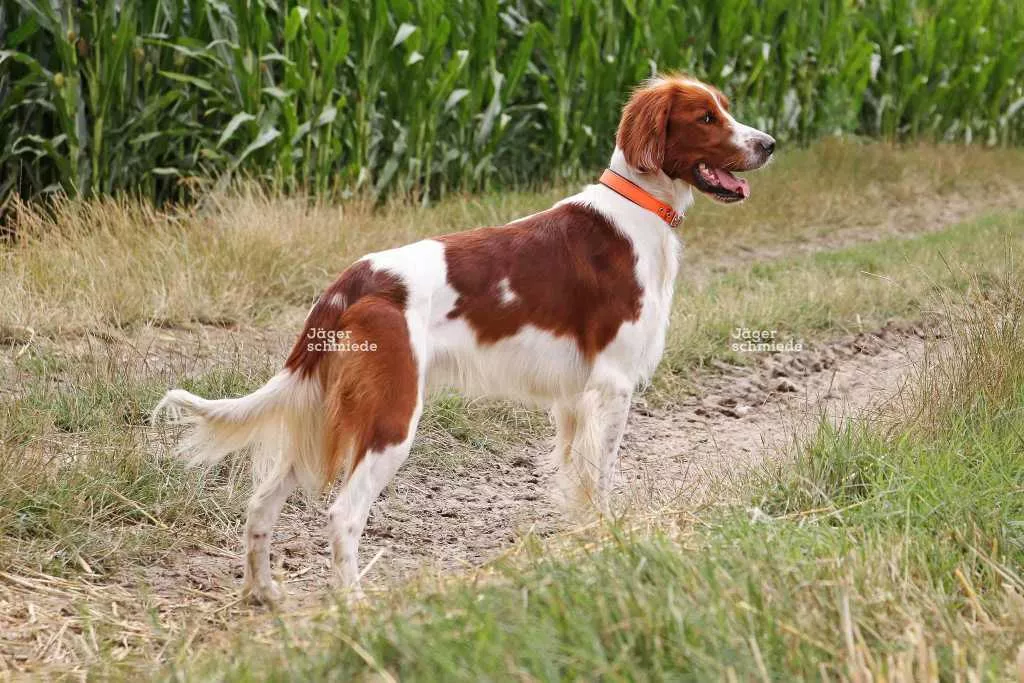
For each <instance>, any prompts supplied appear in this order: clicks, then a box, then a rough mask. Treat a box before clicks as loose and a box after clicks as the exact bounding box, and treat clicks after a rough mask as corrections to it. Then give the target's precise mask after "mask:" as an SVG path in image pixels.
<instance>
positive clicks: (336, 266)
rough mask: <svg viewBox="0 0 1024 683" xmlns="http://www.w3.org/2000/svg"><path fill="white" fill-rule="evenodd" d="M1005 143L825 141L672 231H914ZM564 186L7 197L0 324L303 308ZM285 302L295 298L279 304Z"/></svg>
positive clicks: (956, 206) (734, 252)
mask: <svg viewBox="0 0 1024 683" xmlns="http://www.w3.org/2000/svg"><path fill="white" fill-rule="evenodd" d="M1022 159H1024V154H1022V152H1020V151H1019V150H984V149H978V148H960V147H952V146H950V147H928V146H925V147H913V148H909V149H908V148H894V147H891V146H887V145H882V144H877V143H874V144H865V145H861V144H857V143H852V142H839V141H826V142H823V143H821V144H818V145H815V146H814V147H812V148H810V149H806V150H792V151H790V152H788V153H784V154H783V155H782V156H781V158H780V159H779V161H778V162H777V163H775V164H773V165H772V166H771V167H770V168H769V169H767V170H765V171H762V172H759V173H758V174H756V175H753V176H752V183H753V189H754V194H753V198H752V199H751V200H750V201H749V202H747V203H746V204H744V205H741V206H739V207H723V206H719V205H715V204H713V203H712V202H709V201H706V200H703V199H701V198H699V199H698V205H697V207H695V209H694V210H693V211H692V215H691V216H690V217H688V218H687V221H686V223H685V224H684V228H683V235H684V237H685V238H686V239H687V242H688V245H689V247H690V249H689V252H688V256H687V262H688V268H690V269H692V271H693V272H694V273H700V272H701V271H702V269H703V270H706V269H708V268H710V267H712V266H715V267H719V268H720V267H722V266H724V265H728V264H735V263H736V262H737V261H738V260H750V259H751V258H758V257H762V258H764V257H771V256H777V255H780V254H782V253H786V252H787V251H791V250H792V249H794V248H798V249H799V248H806V247H807V246H808V245H810V246H814V245H817V248H823V247H829V246H835V245H836V244H837V243H843V242H849V241H851V240H855V239H865V238H873V237H877V236H879V235H881V234H890V233H893V232H897V233H899V232H907V233H911V232H920V231H923V230H928V229H931V228H932V227H934V226H936V225H941V224H945V223H949V222H952V221H954V220H958V219H961V218H965V217H967V216H969V215H972V214H975V213H978V212H980V211H983V210H992V209H995V208H999V207H1014V206H1019V205H1021V203H1022V197H1024V189H1022V188H1024V163H1022ZM568 191H569V190H567V189H566V188H555V189H552V190H550V191H548V192H544V193H541V194H517V193H497V194H492V195H486V196H483V197H473V198H468V197H456V198H450V199H448V200H446V201H444V202H443V203H442V204H440V205H438V206H436V207H433V208H430V209H426V210H417V209H411V208H409V207H406V206H401V205H393V206H389V207H385V208H384V209H383V210H379V211H371V209H370V207H369V206H367V205H365V204H360V203H353V204H349V205H344V206H338V205H324V204H320V203H317V202H314V201H307V200H303V199H287V200H285V199H280V198H274V197H270V196H267V195H266V194H262V193H260V192H258V191H255V190H252V189H251V188H250V189H248V190H243V191H241V192H240V193H236V194H235V195H232V196H230V197H216V198H211V199H210V200H209V201H208V202H207V203H206V204H205V205H204V208H203V210H199V211H187V212H185V211H183V212H178V213H171V214H167V213H159V212H156V211H154V210H153V209H152V208H150V207H147V206H146V205H144V204H139V203H137V202H134V201H127V200H110V199H108V200H99V201H95V202H69V201H58V202H57V203H56V204H55V205H54V206H53V209H52V212H51V213H48V214H43V213H41V212H39V211H38V210H35V209H32V208H29V207H24V206H21V207H18V208H17V211H16V214H17V215H16V218H15V222H14V227H15V229H16V230H18V231H19V232H20V233H21V234H22V235H23V239H22V241H21V242H20V243H18V244H17V245H15V246H14V247H12V248H6V249H4V250H3V251H0V258H2V260H0V300H2V301H4V302H5V306H4V307H3V309H2V310H0V336H7V337H11V338H15V339H17V338H22V337H25V336H26V335H29V334H31V333H33V332H34V333H36V334H43V335H49V336H54V335H58V336H59V335H68V334H78V333H81V332H84V331H86V330H110V329H124V328H135V327H138V326H140V325H144V324H152V325H159V326H182V325H189V324H193V323H200V324H208V325H230V324H237V323H256V324H265V323H267V322H268V321H270V320H272V319H274V318H276V317H277V316H278V315H279V314H281V312H282V311H289V310H291V309H302V310H303V311H305V309H306V307H307V306H308V304H309V302H310V301H311V300H312V299H313V297H314V296H315V295H316V294H317V293H319V292H320V291H321V290H322V289H323V287H324V286H326V284H327V283H328V282H329V281H330V280H331V279H332V278H333V277H334V276H335V275H336V274H337V273H338V272H340V271H341V270H343V269H344V268H345V267H347V265H348V264H349V263H351V262H352V261H354V260H355V259H356V258H358V257H359V256H361V255H363V254H365V253H368V252H371V251H379V250H381V249H385V248H388V247H392V246H396V245H399V244H403V243H406V242H409V241H411V240H415V239H419V238H423V237H427V236H431V235H437V234H442V233H446V232H453V231H458V230H463V229H467V228H470V227H474V226H478V225H487V224H500V223H503V222H505V221H507V220H509V219H512V218H514V217H517V216H522V215H525V214H529V213H532V212H534V211H537V210H540V209H543V208H546V207H548V206H550V205H551V204H552V203H553V202H554V201H555V200H557V199H559V198H561V197H562V196H564V195H565V194H566V193H567V192H568ZM292 313H293V315H294V314H295V313H294V311H292Z"/></svg>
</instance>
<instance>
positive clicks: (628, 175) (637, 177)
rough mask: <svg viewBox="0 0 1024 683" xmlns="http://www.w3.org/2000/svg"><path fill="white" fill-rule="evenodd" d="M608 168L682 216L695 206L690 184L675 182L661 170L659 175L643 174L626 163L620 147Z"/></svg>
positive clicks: (680, 181)
mask: <svg viewBox="0 0 1024 683" xmlns="http://www.w3.org/2000/svg"><path fill="white" fill-rule="evenodd" d="M608 168H610V169H611V170H613V171H615V172H616V173H618V174H619V175H620V176H622V177H623V178H625V179H626V180H628V181H629V182H631V183H633V184H634V185H637V186H638V187H640V188H642V189H643V190H644V191H645V192H647V193H648V194H650V195H651V196H652V197H654V198H655V199H657V200H659V201H662V202H665V203H666V204H668V205H669V206H671V207H672V208H673V209H675V210H676V211H677V212H678V213H680V214H685V213H686V211H687V209H689V208H690V206H691V205H692V204H693V188H691V187H690V184H689V183H685V182H683V181H682V180H673V179H672V178H669V177H668V176H667V175H665V172H664V171H661V170H659V171H658V172H657V173H641V172H640V171H638V170H636V169H635V168H633V167H632V166H630V165H629V164H627V163H626V155H624V154H623V153H622V150H621V149H619V148H618V147H616V148H615V151H614V152H613V153H612V160H611V161H610V162H608Z"/></svg>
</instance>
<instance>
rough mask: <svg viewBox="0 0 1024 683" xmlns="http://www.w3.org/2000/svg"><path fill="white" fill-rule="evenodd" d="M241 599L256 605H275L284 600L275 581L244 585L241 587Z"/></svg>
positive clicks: (282, 592) (281, 591)
mask: <svg viewBox="0 0 1024 683" xmlns="http://www.w3.org/2000/svg"><path fill="white" fill-rule="evenodd" d="M242 598H243V599H245V600H248V601H249V602H253V603H255V604H257V605H276V604H278V603H280V602H281V600H283V599H284V590H282V589H281V586H280V584H278V583H277V581H273V580H271V581H269V582H267V583H260V584H257V583H253V584H246V585H245V586H243V587H242Z"/></svg>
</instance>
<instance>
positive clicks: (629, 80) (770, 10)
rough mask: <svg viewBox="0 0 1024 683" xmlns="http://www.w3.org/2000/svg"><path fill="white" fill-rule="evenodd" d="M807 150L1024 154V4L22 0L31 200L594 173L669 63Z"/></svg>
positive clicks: (20, 171)
mask: <svg viewBox="0 0 1024 683" xmlns="http://www.w3.org/2000/svg"><path fill="white" fill-rule="evenodd" d="M665 70H682V71H687V72H690V73H693V74H694V75H696V76H698V77H702V78H705V79H707V80H710V81H712V82H714V83H715V84H716V85H718V86H719V87H721V88H722V89H723V90H724V91H725V92H726V93H728V94H729V95H730V96H731V97H732V99H733V101H734V111H735V112H736V114H737V116H739V117H740V118H742V119H746V120H748V121H749V122H751V123H752V124H753V125H757V126H759V127H763V128H766V129H768V130H770V131H771V132H772V133H773V134H775V135H776V137H778V138H780V139H783V140H791V141H798V142H804V141H809V140H812V139H813V138H815V137H817V136H820V135H827V134H832V133H835V132H853V133H857V134H861V135H871V136H880V137H885V138H889V139H894V140H903V139H913V138H923V139H930V140H946V141H957V142H971V141H974V142H981V143H984V144H1019V143H1021V142H1022V141H1024V5H1021V3H1014V2H1000V1H999V0H978V1H976V2H967V1H966V0H817V1H816V2H812V1H811V0H799V1H797V2H793V1H791V0H694V1H693V2H687V3H678V2H672V1H669V0H559V1H558V2H547V1H546V0H482V1H473V2H471V1H469V0H389V1H387V2H385V0H367V1H366V2H350V3H334V2H328V1H327V0H137V1H136V2H131V3H129V2H124V1H123V0H95V1H93V2H81V3H70V2H62V1H60V0H0V210H2V207H3V206H4V203H5V201H6V198H8V197H10V196H11V195H12V193H15V192H17V193H19V194H21V195H24V196H27V197H32V196H36V195H39V194H42V193H46V192H51V191H54V190H63V191H65V192H69V193H73V194H74V193H79V194H84V195H93V194H98V193H117V192H123V191H132V192H138V193H140V194H144V195H147V196H152V197H154V198H156V199H157V200H158V201H164V200H177V199H184V198H187V197H189V196H190V195H191V193H192V192H194V190H195V188H197V187H203V186H205V185H204V184H203V183H197V182H196V180H197V179H217V178H228V177H231V176H233V175H238V174H242V175H245V176H250V177H254V178H257V179H259V180H260V181H262V182H264V183H266V184H268V185H271V186H273V187H276V188H278V189H280V190H281V191H284V192H297V191H306V192H313V193H317V194H339V195H344V194H347V193H351V192H363V193H372V194H373V195H375V196H378V197H385V196H388V195H399V196H401V195H406V196H411V197H415V198H418V199H419V200H420V201H424V202H425V201H429V200H431V199H432V198H434V197H437V196H440V195H443V194H445V193H447V192H451V191H477V190H483V189H487V188H489V187H492V186H495V185H507V184H528V183H536V182H543V181H546V180H550V179H552V178H556V177H574V176H577V175H580V174H583V173H590V172H592V171H593V170H594V169H596V168H598V167H600V165H602V164H603V163H604V162H605V161H606V160H607V158H608V155H609V153H610V151H611V145H612V140H613V138H614V134H615V128H616V126H617V123H618V117H619V113H620V111H621V107H622V104H623V102H624V100H625V98H626V96H627V95H628V91H629V89H630V88H631V87H632V86H634V85H635V84H636V83H638V82H640V81H641V80H643V79H644V78H646V77H648V76H650V75H651V74H652V73H654V72H655V71H665Z"/></svg>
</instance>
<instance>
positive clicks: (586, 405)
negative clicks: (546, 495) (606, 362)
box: [556, 382, 632, 515]
mask: <svg viewBox="0 0 1024 683" xmlns="http://www.w3.org/2000/svg"><path fill="white" fill-rule="evenodd" d="M631 395H632V390H631V388H630V387H629V386H628V385H627V384H626V383H624V382H607V383H605V382H602V383H592V384H591V385H589V386H588V387H587V389H585V390H584V391H583V393H581V394H580V395H579V397H578V400H577V401H576V404H575V406H573V408H572V409H568V408H565V407H562V408H560V409H558V410H556V421H557V418H558V417H559V415H560V414H561V415H562V416H565V417H564V422H566V423H568V422H570V416H571V422H572V424H573V426H574V427H575V429H574V433H573V436H572V447H571V449H569V451H568V452H567V453H566V454H565V455H566V456H567V457H565V458H564V459H563V460H562V462H560V463H559V464H560V471H559V473H558V475H557V478H556V481H558V482H559V489H561V490H562V492H563V493H564V494H565V497H566V498H567V500H566V502H567V503H568V504H569V506H570V508H571V509H572V510H573V511H574V512H576V513H580V512H583V513H584V514H585V513H586V510H587V508H596V509H597V510H598V511H599V512H600V513H601V514H604V515H607V514H609V513H610V511H611V510H610V499H611V492H612V488H613V486H614V483H615V472H616V468H617V462H618V453H619V444H620V443H621V442H622V435H623V433H624V432H625V429H626V419H627V417H628V415H629V405H630V397H631ZM559 430H560V431H561V430H562V424H561V422H560V424H559ZM560 445H561V444H560Z"/></svg>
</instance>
